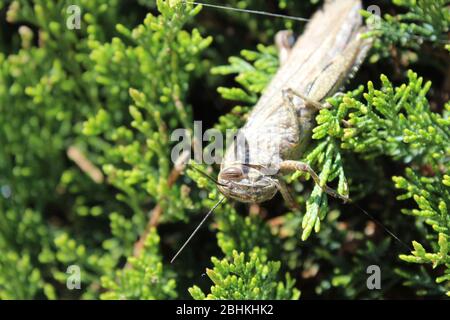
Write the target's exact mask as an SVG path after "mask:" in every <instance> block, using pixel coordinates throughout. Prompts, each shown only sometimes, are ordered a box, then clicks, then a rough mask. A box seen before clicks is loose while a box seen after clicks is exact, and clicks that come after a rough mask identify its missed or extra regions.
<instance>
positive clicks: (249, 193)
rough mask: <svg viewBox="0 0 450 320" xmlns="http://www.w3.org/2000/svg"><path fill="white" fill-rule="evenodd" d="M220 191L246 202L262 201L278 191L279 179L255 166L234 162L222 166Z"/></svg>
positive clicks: (270, 197)
mask: <svg viewBox="0 0 450 320" xmlns="http://www.w3.org/2000/svg"><path fill="white" fill-rule="evenodd" d="M218 182H219V183H218V185H217V187H218V188H219V191H220V192H221V193H222V194H224V195H225V196H226V197H229V198H232V199H234V200H237V201H240V202H246V203H260V202H264V201H267V200H270V199H272V198H273V196H274V195H275V194H276V193H277V191H278V188H277V180H276V179H274V178H272V177H271V176H270V175H267V174H264V173H263V172H262V170H261V169H260V168H258V167H255V166H248V165H241V164H234V165H230V166H227V167H224V168H222V170H220V173H219V179H218Z"/></svg>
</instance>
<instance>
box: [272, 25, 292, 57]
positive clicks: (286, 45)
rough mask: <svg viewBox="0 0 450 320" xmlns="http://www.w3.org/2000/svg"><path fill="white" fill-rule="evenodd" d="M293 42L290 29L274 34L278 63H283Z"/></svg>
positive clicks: (289, 53) (289, 52)
mask: <svg viewBox="0 0 450 320" xmlns="http://www.w3.org/2000/svg"><path fill="white" fill-rule="evenodd" d="M294 44H295V39H294V33H293V32H292V31H290V30H282V31H278V32H277V34H276V35H275V45H276V47H277V49H278V56H279V59H280V65H284V64H285V62H286V61H287V60H288V58H289V56H290V55H291V51H292V48H293V46H294Z"/></svg>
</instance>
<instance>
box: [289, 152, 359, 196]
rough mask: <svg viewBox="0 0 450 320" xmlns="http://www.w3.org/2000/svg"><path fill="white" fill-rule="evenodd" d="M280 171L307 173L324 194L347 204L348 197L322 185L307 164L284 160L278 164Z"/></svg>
mask: <svg viewBox="0 0 450 320" xmlns="http://www.w3.org/2000/svg"><path fill="white" fill-rule="evenodd" d="M280 169H281V170H282V171H284V172H295V171H302V172H306V173H308V174H309V175H310V176H311V178H312V179H313V180H314V182H315V183H316V184H317V185H318V186H320V187H321V188H322V190H323V191H324V192H326V193H327V194H329V195H330V196H332V197H334V198H339V199H342V200H343V201H344V203H346V202H348V201H349V200H350V199H349V197H348V196H344V195H341V194H339V193H338V192H337V191H336V190H333V189H332V188H330V187H329V186H327V185H322V184H321V183H320V178H319V176H318V175H317V173H316V172H315V171H314V170H313V169H312V168H311V167H310V166H309V164H307V163H304V162H300V161H293V160H286V161H283V162H282V163H281V164H280Z"/></svg>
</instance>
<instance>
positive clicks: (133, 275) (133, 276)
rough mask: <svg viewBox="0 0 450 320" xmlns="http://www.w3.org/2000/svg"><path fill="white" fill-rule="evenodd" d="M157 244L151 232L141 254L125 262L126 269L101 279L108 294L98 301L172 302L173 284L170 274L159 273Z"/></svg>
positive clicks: (153, 230)
mask: <svg viewBox="0 0 450 320" xmlns="http://www.w3.org/2000/svg"><path fill="white" fill-rule="evenodd" d="M158 244H159V237H158V234H157V233H156V231H155V229H152V230H151V231H150V233H149V235H148V236H147V238H146V240H145V243H144V250H143V252H142V253H141V254H140V255H139V256H138V257H130V258H128V264H129V268H127V267H126V268H125V269H124V270H120V271H117V272H116V274H115V276H113V277H108V276H104V277H102V286H103V287H104V288H105V289H107V290H108V291H107V292H105V293H102V294H101V296H100V297H101V298H102V299H106V300H111V299H116V300H124V299H125V300H129V299H145V300H149V299H152V300H153V299H170V298H172V299H173V298H176V296H177V294H176V291H175V286H176V281H175V279H174V277H173V273H171V272H167V271H165V270H164V269H163V263H162V261H161V260H162V258H161V255H160V254H159V250H158Z"/></svg>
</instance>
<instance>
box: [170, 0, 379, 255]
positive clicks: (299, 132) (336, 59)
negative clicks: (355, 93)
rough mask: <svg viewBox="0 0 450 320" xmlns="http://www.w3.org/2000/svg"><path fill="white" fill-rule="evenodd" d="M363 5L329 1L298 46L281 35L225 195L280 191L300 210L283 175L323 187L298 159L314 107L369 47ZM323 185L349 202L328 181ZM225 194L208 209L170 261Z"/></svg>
mask: <svg viewBox="0 0 450 320" xmlns="http://www.w3.org/2000/svg"><path fill="white" fill-rule="evenodd" d="M361 8H362V5H361V1H360V0H328V1H326V3H325V5H324V6H323V8H322V9H321V10H319V11H318V12H316V13H315V14H314V15H313V17H312V18H311V19H310V21H309V23H308V24H307V26H306V28H305V32H304V33H303V34H302V36H301V37H300V38H299V39H298V40H297V41H296V43H295V44H294V45H290V43H291V41H290V38H291V36H292V34H291V33H290V32H288V31H281V32H279V33H278V34H277V36H276V39H275V40H276V44H277V46H278V48H279V50H280V62H281V67H280V69H279V70H278V72H277V73H276V75H275V76H274V78H273V79H272V81H271V82H270V84H269V86H268V87H267V89H266V90H265V92H264V94H263V95H262V96H261V98H260V99H259V101H258V103H257V104H256V106H255V107H254V108H253V110H252V112H251V113H250V116H249V118H248V121H247V123H246V124H245V125H244V127H243V128H242V129H241V130H240V131H239V134H238V138H237V140H236V141H234V142H233V143H232V144H231V145H230V146H229V148H228V149H227V151H226V153H225V156H224V159H223V161H222V164H221V169H220V173H219V176H218V181H217V182H216V184H217V187H218V189H219V191H220V192H221V193H222V194H223V195H224V196H225V197H226V198H231V199H234V200H237V201H240V202H245V203H260V202H264V201H267V200H270V199H271V198H273V197H274V196H275V194H276V193H277V192H278V191H280V193H281V194H282V196H283V198H284V199H285V201H286V202H287V204H288V205H289V206H291V207H294V208H295V207H296V204H295V201H294V200H293V197H292V196H291V194H290V192H289V190H288V187H287V185H286V183H285V182H284V181H283V179H282V176H283V175H284V174H288V173H292V172H295V171H302V172H306V173H308V174H309V175H310V176H311V177H312V179H313V180H314V181H315V183H317V184H319V185H320V179H319V177H318V175H317V174H316V173H315V172H314V170H313V169H312V168H311V167H310V166H309V165H308V164H307V163H304V162H300V161H297V160H296V159H300V157H301V155H302V153H303V152H304V151H305V148H306V147H307V146H308V143H309V141H310V139H311V135H312V129H313V128H314V125H315V116H316V114H317V112H318V111H319V110H321V109H323V108H327V107H328V106H327V104H326V103H324V101H325V99H326V98H328V97H331V96H332V95H334V94H336V93H337V92H338V91H339V90H340V88H342V86H343V85H344V84H345V82H346V81H347V80H348V79H349V78H351V77H352V76H353V75H354V73H355V72H356V71H357V69H358V68H359V66H360V65H361V63H362V62H363V60H364V58H365V56H366V54H367V51H368V49H369V48H370V47H371V44H370V42H369V41H367V40H364V39H363V38H362V37H361V35H362V34H363V33H364V32H365V30H366V27H365V26H364V25H363V20H362V17H361V15H360V10H361ZM321 188H322V189H323V190H324V191H325V192H326V193H328V194H330V195H332V196H334V197H337V198H341V199H343V200H344V201H347V200H348V197H347V196H345V195H339V194H338V193H337V192H336V191H334V190H333V189H331V188H330V187H328V186H326V185H323V186H321ZM225 197H223V198H222V199H221V200H219V202H218V203H216V205H215V206H214V207H213V208H212V210H210V211H209V212H208V214H207V215H206V216H205V218H204V219H203V220H202V222H201V223H200V224H199V225H198V227H197V228H196V229H195V230H194V232H193V233H192V234H191V236H190V237H189V238H188V240H187V241H186V242H185V243H184V245H183V246H182V247H181V249H180V250H179V251H178V252H177V254H176V255H175V256H174V258H173V259H172V261H174V260H175V258H176V257H177V256H178V254H179V253H180V252H181V251H182V250H183V249H184V247H185V246H186V244H187V243H188V242H189V241H190V239H191V238H192V237H193V236H194V235H195V233H196V232H197V231H198V230H199V228H200V226H201V225H202V224H203V223H204V222H205V221H206V219H207V218H208V216H209V215H210V214H211V213H212V212H213V210H214V209H215V208H216V207H217V206H218V205H219V204H220V203H221V202H223V201H224V199H225Z"/></svg>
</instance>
